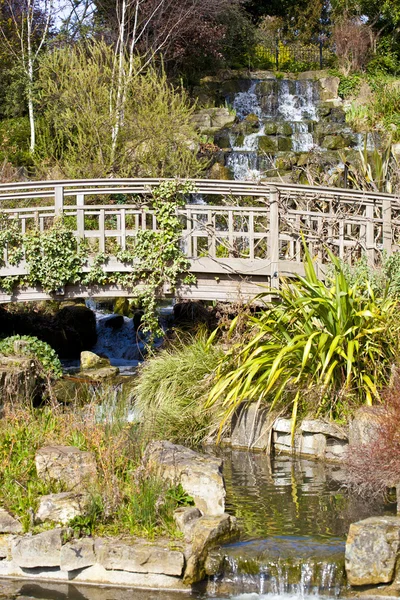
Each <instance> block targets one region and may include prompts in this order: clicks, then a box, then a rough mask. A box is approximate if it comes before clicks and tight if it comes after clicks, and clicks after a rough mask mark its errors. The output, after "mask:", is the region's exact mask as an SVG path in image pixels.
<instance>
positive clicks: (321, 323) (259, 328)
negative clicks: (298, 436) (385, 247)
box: [206, 248, 399, 434]
mask: <svg viewBox="0 0 400 600" xmlns="http://www.w3.org/2000/svg"><path fill="white" fill-rule="evenodd" d="M329 254H330V257H331V260H332V263H333V267H334V274H333V276H332V280H328V281H327V282H326V283H323V282H322V281H320V280H319V279H318V278H317V275H316V272H315V269H314V265H313V261H312V259H311V256H310V255H309V253H308V250H307V248H305V257H304V259H305V272H306V275H305V277H301V276H297V277H296V278H295V279H294V280H292V281H286V282H284V283H283V286H282V288H281V290H279V291H277V292H276V294H277V296H278V300H279V302H277V303H276V304H275V305H272V306H271V305H270V306H268V307H267V308H266V309H264V310H262V311H261V313H260V314H259V315H256V316H254V317H251V318H250V332H249V334H248V335H249V342H248V343H246V344H245V345H243V344H242V343H238V344H235V345H234V346H233V347H232V349H231V350H230V351H229V352H228V354H227V355H226V356H225V357H224V358H223V359H222V361H221V364H220V366H219V369H218V372H217V382H216V384H215V385H214V387H213V389H212V390H211V394H210V397H209V399H208V401H207V403H206V407H207V408H211V407H212V406H214V405H215V404H217V403H220V405H221V411H220V419H221V427H222V426H223V425H224V423H225V422H226V421H227V420H228V419H229V418H230V417H231V416H232V415H233V413H234V412H235V410H236V409H237V407H238V406H239V404H240V403H241V402H243V401H245V400H246V401H249V402H254V401H263V402H268V403H270V407H271V409H273V408H274V407H279V408H280V409H282V408H283V409H289V406H292V415H293V425H294V424H295V420H296V416H297V412H298V411H299V410H301V411H302V412H303V413H312V414H316V415H323V416H329V417H330V418H334V419H340V420H342V419H345V418H346V417H347V416H348V413H349V411H350V410H351V408H352V407H354V406H358V405H360V404H362V403H366V404H369V405H371V404H372V402H373V400H379V399H380V388H382V387H383V386H384V385H385V384H386V383H387V382H388V380H389V377H390V369H391V365H392V363H393V362H394V360H395V359H396V356H397V353H398V339H399V324H398V321H397V319H396V311H397V305H396V303H395V302H394V301H393V300H391V299H389V298H386V297H384V298H375V296H374V294H373V292H372V290H371V288H370V287H369V286H368V284H366V286H365V287H366V288H367V290H368V293H367V294H366V295H365V294H364V290H363V289H360V287H359V286H358V285H353V286H351V285H350V284H349V281H348V279H347V277H346V273H345V271H344V268H343V266H342V265H341V264H340V261H339V260H338V259H337V258H336V257H335V256H333V255H332V253H329ZM293 434H294V429H293Z"/></svg>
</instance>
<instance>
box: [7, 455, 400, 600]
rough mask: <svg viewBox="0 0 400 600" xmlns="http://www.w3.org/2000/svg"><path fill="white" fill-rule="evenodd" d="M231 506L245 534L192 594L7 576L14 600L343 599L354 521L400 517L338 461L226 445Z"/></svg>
mask: <svg viewBox="0 0 400 600" xmlns="http://www.w3.org/2000/svg"><path fill="white" fill-rule="evenodd" d="M221 453H222V455H223V458H224V476H225V481H226V488H227V510H228V512H230V513H231V514H234V515H235V516H236V517H237V519H238V522H239V524H240V526H241V528H242V531H243V533H242V536H241V539H240V540H239V541H238V542H236V543H234V544H229V545H227V546H224V547H222V548H221V549H220V550H218V551H214V552H213V553H212V554H211V556H210V560H212V561H217V562H218V564H221V565H222V566H221V568H220V573H219V575H218V576H216V577H214V578H212V580H210V581H209V582H207V583H206V584H204V585H203V586H202V587H200V588H199V589H198V590H196V591H193V592H192V594H182V593H174V592H164V591H162V592H160V591H143V590H127V589H117V588H107V587H100V586H76V585H75V584H72V583H62V584H55V583H48V584H47V583H44V582H43V583H40V584H38V583H36V582H35V583H31V582H28V581H25V582H21V581H19V582H17V581H15V582H14V581H2V582H1V583H0V599H1V600H5V599H7V600H11V599H14V598H19V599H21V600H28V599H35V600H184V599H185V598H192V599H194V598H196V599H203V600H209V599H214V600H216V599H219V598H229V599H231V600H264V599H265V600H278V599H279V600H283V599H285V600H296V599H300V598H301V599H303V598H306V597H308V596H310V597H312V598H314V599H316V598H320V597H321V598H323V599H324V600H327V598H338V597H343V596H344V595H345V593H346V588H345V584H344V579H343V574H344V544H345V539H346V535H347V532H348V528H349V525H350V523H351V522H354V521H357V520H360V519H363V518H366V517H368V516H372V515H381V514H395V506H394V505H384V504H382V503H377V502H376V503H367V502H366V501H365V500H364V499H360V498H358V497H357V496H354V495H351V494H350V493H348V491H347V490H346V487H345V485H344V483H345V474H344V472H343V470H342V469H341V468H340V467H339V466H336V465H324V464H322V463H318V462H314V461H307V460H302V459H292V458H291V457H276V458H274V459H270V458H269V457H267V456H265V455H262V454H255V453H250V452H244V451H234V450H223V451H221Z"/></svg>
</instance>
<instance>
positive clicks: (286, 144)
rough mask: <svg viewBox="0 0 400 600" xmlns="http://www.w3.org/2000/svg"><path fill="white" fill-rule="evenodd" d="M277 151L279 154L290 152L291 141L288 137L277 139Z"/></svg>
mask: <svg viewBox="0 0 400 600" xmlns="http://www.w3.org/2000/svg"><path fill="white" fill-rule="evenodd" d="M277 139H278V150H279V152H290V151H291V149H292V139H291V138H290V137H282V136H279V137H278V138H277Z"/></svg>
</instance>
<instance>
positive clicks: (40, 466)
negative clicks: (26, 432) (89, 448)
mask: <svg viewBox="0 0 400 600" xmlns="http://www.w3.org/2000/svg"><path fill="white" fill-rule="evenodd" d="M35 463H36V471H37V474H38V477H39V478H40V479H44V480H47V481H48V480H54V481H58V482H60V483H62V484H63V485H64V486H65V488H66V489H67V490H68V491H71V490H74V489H78V488H79V491H81V490H80V488H81V486H82V485H86V484H88V483H90V482H92V481H93V479H94V478H96V477H97V465H96V459H95V457H94V454H92V452H83V451H82V450H79V448H75V446H45V447H43V448H41V449H40V450H38V451H37V452H36V456H35Z"/></svg>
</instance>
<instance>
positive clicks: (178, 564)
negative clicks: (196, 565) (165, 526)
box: [95, 538, 185, 577]
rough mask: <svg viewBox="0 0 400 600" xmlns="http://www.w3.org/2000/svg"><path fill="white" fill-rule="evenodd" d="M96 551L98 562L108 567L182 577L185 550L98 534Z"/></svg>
mask: <svg viewBox="0 0 400 600" xmlns="http://www.w3.org/2000/svg"><path fill="white" fill-rule="evenodd" d="M95 554H96V558H97V562H98V563H99V564H100V565H102V566H103V567H104V568H105V569H110V570H118V571H130V572H132V573H158V574H161V575H174V576H175V577H180V576H181V575H182V572H183V567H184V563H185V559H184V555H183V552H179V551H178V550H170V549H169V548H168V547H167V546H162V545H158V544H151V543H148V542H145V541H140V540H136V541H135V543H134V544H132V545H131V544H125V543H123V542H118V541H117V540H105V539H101V538H98V539H96V540H95Z"/></svg>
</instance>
